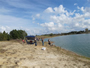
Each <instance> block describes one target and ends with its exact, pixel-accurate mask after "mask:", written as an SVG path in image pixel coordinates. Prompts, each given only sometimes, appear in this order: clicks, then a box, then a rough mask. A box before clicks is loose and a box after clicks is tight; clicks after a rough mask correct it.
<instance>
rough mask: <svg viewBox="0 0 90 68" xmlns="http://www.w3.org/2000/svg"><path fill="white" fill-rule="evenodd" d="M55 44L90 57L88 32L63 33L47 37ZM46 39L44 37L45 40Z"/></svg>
mask: <svg viewBox="0 0 90 68" xmlns="http://www.w3.org/2000/svg"><path fill="white" fill-rule="evenodd" d="M49 39H50V40H51V41H54V44H55V45H56V46H60V47H61V48H63V49H67V50H69V51H73V52H75V53H77V54H79V55H82V56H86V57H90V34H77V35H65V36H58V37H53V38H49ZM47 40H48V39H45V41H47Z"/></svg>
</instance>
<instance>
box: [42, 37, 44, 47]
mask: <svg viewBox="0 0 90 68" xmlns="http://www.w3.org/2000/svg"><path fill="white" fill-rule="evenodd" d="M42 46H44V40H43V38H42Z"/></svg>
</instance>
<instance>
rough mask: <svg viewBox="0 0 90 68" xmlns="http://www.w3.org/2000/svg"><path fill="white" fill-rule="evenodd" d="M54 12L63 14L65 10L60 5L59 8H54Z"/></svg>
mask: <svg viewBox="0 0 90 68" xmlns="http://www.w3.org/2000/svg"><path fill="white" fill-rule="evenodd" d="M54 10H55V12H56V13H65V12H67V11H66V10H65V8H64V7H63V5H60V6H59V7H55V8H54Z"/></svg>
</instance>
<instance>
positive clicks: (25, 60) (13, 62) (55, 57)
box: [0, 41, 90, 68]
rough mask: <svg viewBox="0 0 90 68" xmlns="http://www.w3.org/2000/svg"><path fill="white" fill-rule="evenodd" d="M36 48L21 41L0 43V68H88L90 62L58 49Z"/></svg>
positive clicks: (39, 46) (46, 45) (40, 46)
mask: <svg viewBox="0 0 90 68" xmlns="http://www.w3.org/2000/svg"><path fill="white" fill-rule="evenodd" d="M42 47H43V46H42V45H41V42H38V46H35V45H33V44H32V45H30V44H29V45H28V44H26V43H25V44H22V42H21V41H19V42H18V41H9V42H7V41H5V42H0V68H90V60H88V59H85V58H82V57H80V56H78V55H76V54H74V53H72V52H69V51H66V50H64V49H61V48H59V47H55V46H49V45H48V44H47V42H45V46H44V47H46V50H41V49H42Z"/></svg>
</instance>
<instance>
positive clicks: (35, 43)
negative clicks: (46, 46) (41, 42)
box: [34, 38, 37, 46]
mask: <svg viewBox="0 0 90 68" xmlns="http://www.w3.org/2000/svg"><path fill="white" fill-rule="evenodd" d="M34 42H35V46H37V40H36V38H35V41H34Z"/></svg>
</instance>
